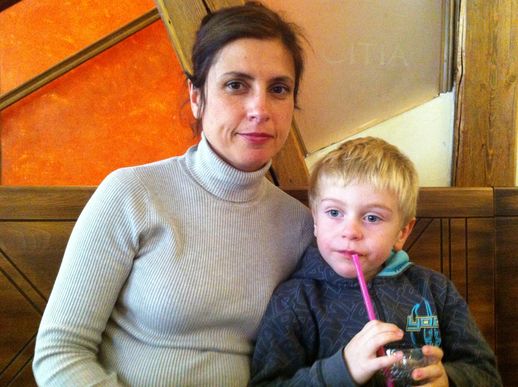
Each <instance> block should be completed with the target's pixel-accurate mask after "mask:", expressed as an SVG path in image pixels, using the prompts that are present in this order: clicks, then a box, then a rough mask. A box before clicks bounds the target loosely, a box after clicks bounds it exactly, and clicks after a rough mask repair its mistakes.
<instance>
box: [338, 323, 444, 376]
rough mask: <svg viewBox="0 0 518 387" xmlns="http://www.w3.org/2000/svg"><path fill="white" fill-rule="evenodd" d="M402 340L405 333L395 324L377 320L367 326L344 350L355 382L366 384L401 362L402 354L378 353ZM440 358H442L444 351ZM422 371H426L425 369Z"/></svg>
mask: <svg viewBox="0 0 518 387" xmlns="http://www.w3.org/2000/svg"><path fill="white" fill-rule="evenodd" d="M402 338H403V331H402V330H401V329H399V328H398V327H397V326H396V325H394V324H388V323H384V322H381V321H377V320H374V321H369V322H368V323H367V324H365V326H364V327H363V329H362V330H361V331H360V332H358V333H357V334H356V335H355V336H354V337H353V338H352V339H351V341H349V343H348V344H347V345H346V347H345V348H344V358H345V362H346V363H347V367H348V369H349V372H350V373H351V377H352V378H353V380H354V381H355V382H356V383H357V384H364V383H366V382H367V381H368V380H369V379H370V378H372V376H373V375H374V373H375V372H376V371H378V370H380V369H383V368H385V367H389V366H391V365H392V364H394V363H395V362H396V361H398V360H400V359H401V354H399V355H396V356H380V357H378V356H377V354H376V352H377V351H378V349H379V348H380V347H381V346H384V345H386V344H388V343H391V342H393V341H398V340H401V339H402ZM434 353H435V352H434ZM440 356H441V358H442V351H441V353H440ZM420 370H425V368H421V369H420ZM426 375H428V374H426Z"/></svg>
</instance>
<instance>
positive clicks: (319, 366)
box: [250, 287, 356, 386]
mask: <svg viewBox="0 0 518 387" xmlns="http://www.w3.org/2000/svg"><path fill="white" fill-rule="evenodd" d="M342 352H343V348H342V349H341V350H339V351H338V352H336V353H335V354H334V355H332V356H330V357H328V358H324V359H317V358H318V332H317V329H316V325H315V323H314V321H313V319H312V318H311V314H310V313H309V308H308V305H307V304H305V303H304V302H296V301H295V299H294V298H291V297H289V296H288V297H286V293H283V289H282V287H281V288H280V289H278V290H277V291H276V292H275V293H274V295H273V297H272V299H271V301H270V303H269V305H268V308H267V310H266V313H265V315H264V317H263V320H262V322H261V325H260V327H259V333H258V337H257V342H256V346H255V351H254V354H253V358H252V368H251V371H252V375H251V382H250V385H251V386H309V385H311V386H356V384H355V383H354V381H353V380H352V379H351V376H350V374H349V372H348V370H347V367H346V365H345V360H344V358H343V355H342Z"/></svg>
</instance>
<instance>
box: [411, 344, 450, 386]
mask: <svg viewBox="0 0 518 387" xmlns="http://www.w3.org/2000/svg"><path fill="white" fill-rule="evenodd" d="M423 355H425V356H427V357H429V358H430V359H431V364H430V365H428V366H426V367H423V368H417V369H415V370H414V371H413V372H412V378H413V379H414V380H416V381H421V382H425V383H426V384H422V386H427V387H446V386H448V385H449V383H448V375H447V374H446V370H445V369H444V365H443V364H442V357H443V355H444V352H443V351H442V349H441V348H439V347H435V346H432V345H425V346H424V347H423Z"/></svg>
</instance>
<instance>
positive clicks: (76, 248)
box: [33, 172, 145, 386]
mask: <svg viewBox="0 0 518 387" xmlns="http://www.w3.org/2000/svg"><path fill="white" fill-rule="evenodd" d="M130 188H131V187H126V186H125V185H124V184H122V183H121V180H120V179H119V174H118V173H117V172H116V173H114V174H112V175H110V176H109V177H108V178H107V179H106V180H105V181H104V182H103V183H102V184H101V185H100V186H99V188H98V189H97V190H96V192H95V193H94V195H93V196H92V198H91V199H90V201H89V202H88V204H87V205H86V206H85V208H84V210H83V212H82V214H81V215H80V217H79V219H78V221H77V223H76V225H75V227H74V230H73V232H72V234H71V237H70V240H69V242H68V245H67V248H66V251H65V255H64V258H63V261H62V264H61V267H60V270H59V273H58V276H57V278H56V281H55V284H54V287H53V290H52V293H51V296H50V298H49V302H48V304H47V307H46V309H45V312H44V314H43V318H42V321H41V325H40V328H39V331H38V335H37V340H36V350H35V356H34V363H33V370H34V375H35V377H36V380H37V382H38V384H39V385H43V386H47V385H59V386H65V385H68V386H72V385H76V386H79V385H82V386H86V385H94V384H97V383H102V384H103V385H109V386H111V385H117V375H115V374H114V373H113V372H112V373H109V372H107V371H106V370H105V369H103V368H102V366H101V365H100V364H99V362H98V358H97V356H98V351H99V345H100V343H101V341H102V335H103V332H104V330H105V328H106V324H107V321H108V319H109V317H110V315H111V313H112V311H113V308H114V305H115V303H116V301H117V298H118V296H119V293H120V290H121V288H122V286H123V284H124V283H125V281H126V279H127V277H128V275H129V273H130V271H131V268H132V264H133V258H134V257H135V255H136V254H137V250H138V239H139V233H140V230H142V229H144V226H145V215H144V212H143V211H142V209H141V207H142V202H143V198H142V195H143V194H140V198H139V193H138V190H137V189H136V187H132V188H131V189H130ZM142 192H143V191H142Z"/></svg>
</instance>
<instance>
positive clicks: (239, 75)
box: [221, 71, 295, 84]
mask: <svg viewBox="0 0 518 387" xmlns="http://www.w3.org/2000/svg"><path fill="white" fill-rule="evenodd" d="M221 77H224V78H241V79H246V80H253V79H254V77H253V76H252V75H250V74H248V73H244V72H241V71H228V72H226V73H223V74H222V75H221ZM270 82H284V83H289V84H294V83H295V81H294V80H293V78H292V77H290V76H289V75H279V76H277V77H273V78H272V79H271V80H270Z"/></svg>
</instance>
